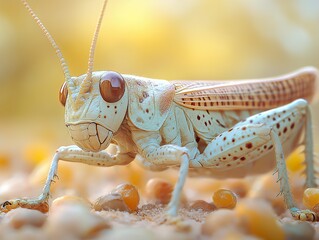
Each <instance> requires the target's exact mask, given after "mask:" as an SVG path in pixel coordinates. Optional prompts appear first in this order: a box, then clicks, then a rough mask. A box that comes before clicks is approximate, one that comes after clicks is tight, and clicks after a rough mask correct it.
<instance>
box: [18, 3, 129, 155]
mask: <svg viewBox="0 0 319 240" xmlns="http://www.w3.org/2000/svg"><path fill="white" fill-rule="evenodd" d="M21 1H22V3H23V5H24V6H25V7H26V9H27V10H28V12H29V13H30V14H31V16H32V18H33V19H34V20H35V21H36V23H37V24H38V25H39V27H40V29H41V30H42V31H43V33H44V36H45V37H47V39H48V41H49V42H50V44H51V45H52V47H53V48H54V49H55V52H56V54H57V56H58V58H59V60H60V63H61V67H62V70H63V73H64V76H65V83H64V84H63V85H62V88H61V90H60V102H61V103H62V104H63V105H64V106H65V123H66V125H67V127H68V129H69V132H70V134H71V137H72V139H73V140H74V142H75V143H76V144H77V145H78V146H79V147H80V148H82V149H84V150H87V151H100V150H103V149H105V148H106V147H107V146H108V145H109V144H110V142H111V139H112V136H113V133H114V132H116V131H117V130H118V128H119V126H120V125H121V123H122V121H123V119H124V117H125V113H126V109H127V104H128V94H127V93H126V91H125V82H124V79H123V77H122V76H121V75H120V74H118V73H115V72H93V59H94V50H95V47H96V42H97V37H98V33H99V30H100V27H101V23H102V19H103V15H104V10H105V7H106V3H107V0H104V3H103V7H102V10H101V13H100V17H99V20H98V23H97V25H96V29H95V32H94V35H93V40H92V43H91V48H90V53H89V61H88V70H87V73H86V74H84V75H82V76H79V77H71V76H70V73H69V68H68V66H67V64H66V62H65V60H64V57H63V55H62V52H61V50H60V49H59V47H58V45H57V44H56V42H55V41H54V39H53V37H52V36H51V34H50V33H49V31H48V30H47V29H46V27H45V26H44V25H43V23H42V22H41V20H40V19H39V18H38V17H37V16H36V14H35V13H34V11H33V10H32V8H31V7H30V5H29V4H28V3H27V1H26V0H21Z"/></svg>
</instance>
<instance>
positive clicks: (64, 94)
mask: <svg viewBox="0 0 319 240" xmlns="http://www.w3.org/2000/svg"><path fill="white" fill-rule="evenodd" d="M67 97H68V88H67V86H66V82H64V83H63V84H62V86H61V88H60V91H59V101H60V103H61V104H62V105H63V106H65V102H66V98H67Z"/></svg>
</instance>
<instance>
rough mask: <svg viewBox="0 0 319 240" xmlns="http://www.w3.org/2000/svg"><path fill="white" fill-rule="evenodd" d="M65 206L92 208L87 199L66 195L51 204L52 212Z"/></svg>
mask: <svg viewBox="0 0 319 240" xmlns="http://www.w3.org/2000/svg"><path fill="white" fill-rule="evenodd" d="M64 205H82V206H83V207H86V208H88V209H91V208H92V204H91V203H90V202H89V201H88V200H87V199H84V198H81V197H78V196H72V195H64V196H61V197H58V198H56V199H54V200H53V202H52V204H51V211H54V210H55V209H56V208H59V207H60V206H64Z"/></svg>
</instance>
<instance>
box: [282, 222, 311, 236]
mask: <svg viewBox="0 0 319 240" xmlns="http://www.w3.org/2000/svg"><path fill="white" fill-rule="evenodd" d="M283 229H284V231H285V235H286V239H289V240H312V239H314V236H315V233H316V231H315V229H314V228H313V227H312V226H311V224H310V223H308V222H300V221H296V222H292V223H284V224H283Z"/></svg>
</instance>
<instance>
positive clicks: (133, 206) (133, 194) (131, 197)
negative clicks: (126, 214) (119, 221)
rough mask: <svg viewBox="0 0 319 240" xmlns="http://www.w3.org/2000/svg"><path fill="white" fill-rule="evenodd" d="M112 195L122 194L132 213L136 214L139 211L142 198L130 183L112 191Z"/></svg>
mask: <svg viewBox="0 0 319 240" xmlns="http://www.w3.org/2000/svg"><path fill="white" fill-rule="evenodd" d="M112 193H116V194H120V195H121V196H122V199H123V200H124V202H125V204H126V206H127V207H128V208H129V209H130V211H132V212H134V211H136V210H137V207H138V204H139V202H140V196H139V194H138V191H137V189H136V187H135V186H134V185H132V184H130V183H123V184H120V185H118V186H117V187H116V188H115V189H114V190H113V191H112Z"/></svg>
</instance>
